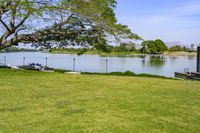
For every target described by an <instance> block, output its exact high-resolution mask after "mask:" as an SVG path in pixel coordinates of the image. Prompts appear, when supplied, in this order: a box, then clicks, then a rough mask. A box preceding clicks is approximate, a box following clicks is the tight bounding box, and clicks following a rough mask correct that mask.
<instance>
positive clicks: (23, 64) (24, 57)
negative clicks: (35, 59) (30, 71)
mask: <svg viewBox="0 0 200 133" xmlns="http://www.w3.org/2000/svg"><path fill="white" fill-rule="evenodd" d="M25 59H26V58H25V57H23V66H25Z"/></svg>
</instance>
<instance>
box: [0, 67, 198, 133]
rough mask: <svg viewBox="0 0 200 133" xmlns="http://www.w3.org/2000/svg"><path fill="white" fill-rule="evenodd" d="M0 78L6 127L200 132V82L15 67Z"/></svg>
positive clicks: (0, 122) (1, 109) (0, 123)
mask: <svg viewBox="0 0 200 133" xmlns="http://www.w3.org/2000/svg"><path fill="white" fill-rule="evenodd" d="M0 78H1V80H0V85H1V86H0V100H1V102H0V116H1V117H0V127H1V129H0V130H1V131H2V132H15V131H18V132H27V131H28V132H30V133H31V132H66V131H67V132H132V131H135V132H163V131H164V132H171V131H173V132H182V133H183V132H194V133H195V132H199V131H200V124H199V123H200V115H199V112H200V104H199V97H200V89H199V86H200V82H196V81H179V80H170V79H158V78H143V77H124V76H123V77H121V76H105V75H67V74H66V75H64V74H59V73H40V72H35V71H19V70H10V69H0ZM188 99H192V100H188Z"/></svg>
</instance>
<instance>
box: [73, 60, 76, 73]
mask: <svg viewBox="0 0 200 133" xmlns="http://www.w3.org/2000/svg"><path fill="white" fill-rule="evenodd" d="M73 71H74V72H75V71H76V58H73Z"/></svg>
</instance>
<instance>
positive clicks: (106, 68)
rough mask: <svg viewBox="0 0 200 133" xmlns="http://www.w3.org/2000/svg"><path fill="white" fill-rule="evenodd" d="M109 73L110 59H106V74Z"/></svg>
mask: <svg viewBox="0 0 200 133" xmlns="http://www.w3.org/2000/svg"><path fill="white" fill-rule="evenodd" d="M107 73H108V59H106V74H107Z"/></svg>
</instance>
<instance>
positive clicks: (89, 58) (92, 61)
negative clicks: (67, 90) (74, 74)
mask: <svg viewBox="0 0 200 133" xmlns="http://www.w3.org/2000/svg"><path fill="white" fill-rule="evenodd" d="M4 57H6V62H5V59H4ZM24 57H25V60H24V61H23V58H24ZM46 58H47V65H48V67H52V68H58V69H65V70H73V69H74V64H75V70H76V71H83V72H101V73H104V72H106V59H107V71H108V72H125V71H132V72H135V73H137V74H138V73H148V74H154V75H163V76H167V77H174V72H184V69H185V68H187V69H189V71H193V72H195V71H196V57H195V56H192V57H188V56H149V55H148V56H145V57H144V56H136V57H126V58H124V57H123V58H121V57H100V56H98V55H81V56H77V55H74V54H50V53H41V52H18V53H0V64H4V63H6V64H7V65H15V66H18V65H23V62H24V63H25V64H29V63H40V64H42V65H46ZM74 58H75V61H73V59H74Z"/></svg>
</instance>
